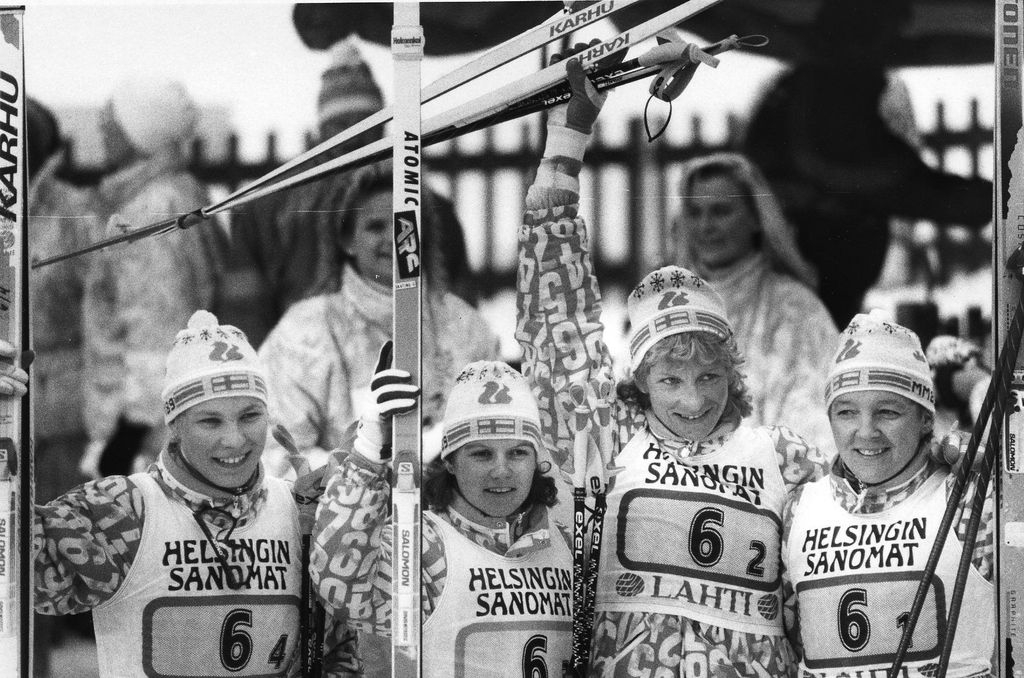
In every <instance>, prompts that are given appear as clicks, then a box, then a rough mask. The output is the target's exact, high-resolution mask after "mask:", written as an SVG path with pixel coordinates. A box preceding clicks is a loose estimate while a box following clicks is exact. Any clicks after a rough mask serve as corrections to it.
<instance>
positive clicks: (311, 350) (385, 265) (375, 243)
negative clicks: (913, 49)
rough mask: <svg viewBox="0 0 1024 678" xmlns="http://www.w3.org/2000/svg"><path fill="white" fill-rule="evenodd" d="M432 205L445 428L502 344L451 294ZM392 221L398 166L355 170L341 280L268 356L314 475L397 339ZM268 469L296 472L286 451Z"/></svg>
mask: <svg viewBox="0 0 1024 678" xmlns="http://www.w3.org/2000/svg"><path fill="white" fill-rule="evenodd" d="M424 200H425V206H424V209H423V219H424V228H423V233H424V236H423V243H422V246H423V251H424V264H423V265H424V277H425V294H424V295H423V325H422V327H423V330H422V331H423V373H422V379H421V384H422V387H423V410H422V411H423V421H424V425H425V426H427V427H436V425H437V424H439V423H440V421H441V415H442V413H443V412H444V394H445V393H447V392H448V391H449V390H450V389H451V387H452V385H453V384H454V382H455V377H456V376H457V375H458V371H459V366H461V365H465V364H467V363H470V362H473V361H475V360H490V359H494V358H496V357H497V352H498V341H497V337H496V336H495V335H494V334H493V333H492V332H491V331H490V329H489V328H488V325H487V322H486V321H485V320H484V319H483V317H482V316H481V315H480V314H479V313H478V312H477V311H476V310H475V309H474V308H473V307H472V306H470V305H469V304H468V303H466V302H465V301H463V300H462V299H460V298H459V297H456V296H455V295H454V294H452V293H451V292H448V291H447V290H446V289H445V287H444V282H443V281H444V274H443V271H439V262H440V258H439V256H438V252H439V251H440V250H441V249H442V247H444V246H447V243H442V242H441V241H440V238H441V236H440V234H439V233H438V232H437V230H436V229H435V228H434V226H435V224H436V216H435V215H434V213H433V209H432V206H433V196H431V195H430V194H425V196H424ZM392 218H393V217H392V204H391V164H390V163H380V164H377V165H373V166H370V167H367V168H364V169H360V170H357V171H356V172H354V173H353V174H352V175H351V178H350V184H349V186H348V187H347V190H346V193H345V195H344V196H343V197H342V199H341V200H340V201H339V203H338V213H337V215H336V216H335V219H336V220H337V222H338V224H337V226H336V228H335V233H336V240H334V241H332V243H331V247H330V250H329V251H330V252H331V253H333V255H334V262H335V264H334V266H335V268H336V269H337V270H338V273H337V274H336V275H335V277H333V278H331V279H328V280H325V281H323V283H322V284H321V285H320V286H319V287H317V288H316V289H315V293H314V294H313V296H310V297H309V298H307V299H303V300H301V301H299V302H298V303H296V304H294V305H293V306H292V307H291V308H289V309H288V311H286V312H285V314H284V316H283V317H282V318H281V321H280V322H279V323H278V324H277V325H276V326H275V327H274V329H273V330H272V331H271V332H270V334H269V335H268V336H267V338H266V340H265V341H264V342H263V345H262V346H260V349H259V354H260V359H261V360H263V362H264V364H265V365H266V367H267V375H268V378H269V380H270V390H271V408H270V411H271V416H272V417H274V419H275V421H277V422H278V423H280V424H282V425H283V426H285V427H286V428H287V429H288V431H289V432H290V433H291V434H292V437H293V438H294V439H295V443H296V446H297V447H298V449H299V452H300V453H301V454H302V455H304V456H305V457H306V458H307V461H308V462H309V464H310V466H311V467H312V468H317V467H319V466H322V465H323V464H324V463H325V462H326V461H327V455H328V453H329V452H330V451H331V450H333V449H336V448H338V447H340V446H341V445H342V442H343V440H345V435H346V431H347V429H348V428H349V425H350V424H351V423H352V422H354V421H356V420H357V419H358V418H359V416H360V414H361V413H362V412H361V407H362V406H363V404H364V403H365V402H366V401H367V398H368V397H369V386H370V379H371V378H372V377H373V366H374V364H375V356H376V355H377V350H378V348H379V347H380V345H381V344H383V343H384V342H385V341H387V340H388V339H390V338H391V330H392V328H391V323H392V287H391V284H392V281H391V274H392V249H393V240H392V228H391V224H392ZM433 430H436V428H434V429H433ZM435 442H437V443H438V444H439V441H435ZM271 455H274V456H271ZM278 462H279V463H278ZM268 465H269V466H270V468H271V472H274V473H281V474H284V475H287V474H288V472H289V466H288V464H287V459H286V458H285V455H283V454H280V451H279V450H278V451H277V452H276V453H275V450H273V449H268Z"/></svg>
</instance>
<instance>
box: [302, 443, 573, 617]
mask: <svg viewBox="0 0 1024 678" xmlns="http://www.w3.org/2000/svg"><path fill="white" fill-rule="evenodd" d="M334 461H337V462H338V467H337V470H336V471H335V472H334V474H333V475H332V477H331V480H330V481H329V482H328V484H327V490H326V492H325V493H324V495H323V497H322V498H321V500H320V506H319V507H318V508H317V514H316V526H315V527H314V528H313V547H312V551H311V554H310V566H309V571H310V577H311V579H312V581H313V584H314V586H316V587H317V589H318V591H319V592H320V596H321V598H323V600H324V601H325V602H326V604H327V606H328V609H334V610H337V611H338V616H339V617H342V616H345V615H347V616H346V619H347V621H348V623H349V625H350V626H351V627H353V628H355V629H357V630H359V631H363V632H367V633H375V634H378V635H385V636H390V635H391V530H390V529H388V528H389V527H390V523H389V520H388V515H389V514H388V508H389V505H390V502H389V498H390V487H389V485H388V481H387V476H386V474H387V466H385V465H382V464H374V463H373V462H370V461H367V460H366V459H364V458H363V457H361V456H360V455H358V454H354V453H353V454H347V455H346V454H343V453H341V452H336V453H334ZM431 513H432V515H433V516H435V517H436V519H439V520H442V521H444V522H446V523H448V524H449V525H451V526H452V527H454V528H455V530H456V531H458V532H459V533H460V534H462V535H463V536H465V537H466V538H467V539H469V540H470V541H472V542H473V543H475V544H478V545H479V546H482V547H483V548H485V549H487V550H488V551H491V552H493V553H497V554H500V555H504V556H508V557H516V556H519V555H527V554H529V553H533V552H536V551H538V550H540V549H546V548H549V547H550V545H551V540H552V539H566V540H567V541H568V537H569V535H568V534H567V533H566V531H565V530H564V528H563V527H562V526H561V525H559V524H557V523H555V526H556V527H557V528H558V529H559V530H561V531H562V536H557V535H552V533H551V524H552V522H551V521H549V517H548V511H547V508H546V507H544V506H538V507H535V508H534V509H533V510H531V511H530V512H528V513H526V514H523V515H522V516H521V518H520V520H519V521H514V522H511V523H509V524H508V526H507V527H505V528H500V529H491V528H489V527H485V526H483V525H479V524H477V523H474V522H472V521H470V520H469V519H468V518H466V517H465V516H463V515H461V514H460V513H458V512H456V511H455V510H453V509H451V508H449V509H448V510H446V511H443V512H439V513H435V512H431ZM524 523H525V527H522V525H523V524H524ZM521 527H522V534H521V535H520V536H519V537H518V538H515V537H514V534H515V532H517V531H518V530H519V529H520V528H521ZM567 565H568V564H567ZM420 576H421V584H422V591H423V595H422V599H421V603H422V612H423V618H424V620H426V619H428V618H429V617H430V615H431V614H432V613H433V612H434V609H435V608H436V606H437V601H438V599H439V598H440V597H441V594H442V593H443V592H444V588H445V581H446V579H447V576H448V562H447V559H446V556H445V549H444V542H443V541H442V539H441V537H440V535H439V534H438V532H437V530H435V529H434V528H433V527H431V525H430V523H429V522H427V521H424V523H423V555H422V560H421V565H420Z"/></svg>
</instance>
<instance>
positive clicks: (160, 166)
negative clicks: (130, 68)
mask: <svg viewBox="0 0 1024 678" xmlns="http://www.w3.org/2000/svg"><path fill="white" fill-rule="evenodd" d="M198 117H199V113H198V110H197V108H196V106H195V104H194V102H193V100H192V97H191V96H190V95H189V93H188V92H187V91H186V89H185V87H184V86H183V85H182V84H181V83H179V82H176V81H172V80H168V79H164V78H162V77H159V76H146V77H133V78H130V79H127V80H125V81H123V82H121V83H120V84H119V85H118V86H117V87H116V88H115V89H114V91H113V93H112V94H111V95H110V98H109V99H108V100H107V102H106V104H105V106H104V107H103V110H102V113H101V120H100V128H101V133H102V137H103V143H104V148H105V150H106V155H107V160H108V163H109V166H110V170H111V173H110V174H109V175H108V176H106V177H105V178H104V179H103V180H102V182H101V183H100V186H99V200H100V209H101V213H102V214H103V215H104V217H105V218H106V219H108V221H107V228H106V234H105V235H106V236H108V237H109V236H112V235H115V234H117V233H120V232H124V231H130V230H131V229H133V228H138V227H141V226H145V225H148V224H150V223H153V222H157V221H160V220H163V219H168V218H171V217H174V216H177V215H180V214H183V213H186V212H189V211H192V210H195V209H196V208H198V207H201V206H203V205H205V204H206V203H207V202H208V200H207V194H206V190H205V188H204V187H203V186H202V184H200V183H199V181H198V180H197V179H196V178H195V177H194V176H193V175H192V174H190V173H189V172H188V170H187V168H186V164H187V152H188V149H189V146H190V144H191V142H192V140H193V138H194V135H195V130H196V124H197V121H198ZM225 246H226V242H225V238H224V236H223V234H222V233H221V232H220V231H219V230H218V229H216V228H213V227H204V228H192V229H188V230H184V231H180V230H179V231H175V232H174V233H171V234H169V235H165V236H158V237H150V238H145V239H143V240H139V241H136V242H134V243H132V244H131V245H130V246H123V247H115V248H113V249H109V250H105V251H103V252H99V253H96V254H94V255H92V256H90V257H89V263H90V264H91V268H90V271H89V279H88V285H87V287H86V291H85V317H84V325H85V346H86V352H85V365H86V389H87V397H86V399H85V416H86V422H87V426H88V428H89V441H90V442H89V454H88V455H87V459H86V460H85V462H83V465H84V466H85V467H87V470H88V471H89V472H91V473H94V474H95V473H98V474H99V475H111V474H116V473H130V472H131V470H132V466H133V463H140V462H144V461H145V460H147V459H152V458H155V457H156V453H157V452H158V451H159V449H160V447H161V445H162V443H163V419H162V412H163V404H162V401H161V399H160V387H161V384H162V383H163V375H164V361H165V358H166V355H167V337H169V336H173V335H174V333H175V332H176V331H177V330H178V328H181V327H184V326H185V325H186V324H187V323H188V319H189V317H190V316H191V315H192V313H193V312H194V311H195V310H196V309H197V308H209V307H210V306H211V305H212V300H213V298H214V292H215V287H216V277H215V274H216V271H217V270H218V268H219V267H220V266H221V265H222V264H221V263H220V262H221V259H222V257H223V252H224V248H225ZM140 453H141V455H142V456H141V457H140V458H139V462H136V461H135V460H136V456H137V455H138V454H140Z"/></svg>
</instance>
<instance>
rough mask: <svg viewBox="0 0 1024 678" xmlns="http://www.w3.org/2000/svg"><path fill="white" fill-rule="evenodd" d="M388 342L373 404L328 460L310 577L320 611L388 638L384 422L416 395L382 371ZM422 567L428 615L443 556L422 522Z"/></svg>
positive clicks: (401, 377) (400, 377) (402, 376)
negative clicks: (345, 446)
mask: <svg viewBox="0 0 1024 678" xmlns="http://www.w3.org/2000/svg"><path fill="white" fill-rule="evenodd" d="M390 350H391V349H390V342H388V343H387V344H385V346H384V348H382V349H381V357H380V360H379V361H378V365H377V370H376V372H375V374H374V378H373V381H372V382H371V394H372V396H373V398H372V400H373V403H372V406H371V407H368V408H367V411H365V412H363V414H362V415H361V417H360V420H359V426H358V430H357V433H356V436H355V441H354V442H353V444H352V449H351V450H339V451H337V452H335V453H333V455H332V462H333V463H331V464H329V465H328V467H329V468H331V467H334V466H335V464H336V467H337V470H335V471H334V473H333V474H332V476H331V478H330V480H329V481H328V483H327V489H326V491H325V492H324V495H323V497H321V499H320V505H319V506H318V508H317V512H316V523H315V525H314V526H313V548H312V552H311V553H310V567H309V571H310V579H311V580H312V583H313V586H315V587H316V589H317V591H318V593H319V595H320V597H321V598H322V599H323V601H324V603H325V605H326V606H327V607H328V608H329V609H331V610H336V611H337V614H336V615H335V616H337V617H338V618H339V619H342V618H344V619H346V620H347V621H348V622H349V625H350V626H351V627H352V628H355V629H358V630H360V631H363V632H368V633H375V634H378V635H390V633H391V553H392V551H391V530H390V529H389V528H390V526H391V523H390V520H389V514H388V507H389V503H390V501H389V500H390V489H389V485H388V470H389V469H388V464H387V461H386V460H387V457H388V456H389V453H388V451H387V448H386V445H387V441H388V440H389V439H390V432H389V429H390V426H389V422H390V419H391V417H392V416H393V415H394V414H397V413H399V412H403V411H407V410H408V409H410V408H411V407H412V406H413V405H414V404H415V402H416V399H417V398H418V397H419V389H418V388H417V387H416V386H413V385H412V384H411V377H410V376H409V373H408V372H404V371H402V370H397V369H387V365H388V364H390ZM423 544H424V549H423V555H422V561H421V582H422V591H423V595H422V601H421V607H422V611H423V616H424V617H429V616H430V614H431V613H432V612H433V609H434V603H435V602H436V600H437V598H438V597H439V596H440V594H441V591H442V590H443V586H444V579H445V576H446V574H447V566H446V563H445V560H444V550H443V547H442V545H441V541H440V539H439V537H438V535H437V534H436V533H435V532H434V531H433V529H431V528H430V525H429V523H428V522H427V521H424V524H423Z"/></svg>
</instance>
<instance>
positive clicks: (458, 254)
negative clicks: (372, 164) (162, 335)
mask: <svg viewBox="0 0 1024 678" xmlns="http://www.w3.org/2000/svg"><path fill="white" fill-rule="evenodd" d="M320 82H321V84H320V93H319V96H318V99H317V142H318V143H319V142H324V141H327V140H328V139H330V138H331V137H333V136H335V135H336V134H339V133H340V132H343V131H344V130H346V129H348V128H349V127H351V126H352V125H354V124H356V123H357V122H359V121H360V120H362V119H363V118H366V117H368V116H370V115H372V114H373V113H376V112H377V111H379V110H380V109H381V108H383V106H384V99H383V96H382V94H381V91H380V88H379V87H378V86H377V83H376V82H375V81H374V79H373V75H372V74H371V73H370V69H369V67H368V66H367V65H366V62H365V61H363V58H362V55H361V53H360V50H359V44H358V39H357V38H346V39H344V40H341V41H339V42H338V43H336V44H335V45H334V46H333V47H332V48H331V50H330V63H329V64H328V66H327V68H326V69H325V70H324V72H323V74H322V75H321V79H320ZM382 135H383V128H382V127H378V128H375V129H371V130H369V131H367V132H364V133H362V134H360V135H358V136H356V137H354V138H353V139H351V140H349V141H347V142H345V143H343V144H341V145H339V146H338V147H337V148H335V149H332V150H331V151H330V152H328V153H325V154H323V155H322V156H318V157H317V158H316V159H315V160H310V161H308V162H306V163H303V164H302V165H300V166H299V168H297V169H296V170H294V172H297V171H299V170H304V169H308V168H310V167H313V166H314V165H317V164H320V163H322V162H326V161H327V160H329V159H333V158H336V157H339V156H341V155H343V154H344V153H347V152H349V151H353V150H355V149H358V148H362V147H363V146H365V145H366V144H369V143H372V142H374V141H376V140H378V139H380V138H381V136H382ZM286 176H287V175H286ZM351 181H352V173H351V172H340V173H332V174H330V175H328V176H324V177H320V178H319V179H317V180H315V181H313V182H311V183H309V184H306V185H303V186H297V187H295V188H291V189H288V190H285V191H281V192H279V193H274V194H272V195H268V196H266V197H264V198H260V199H258V200H255V201H253V202H251V203H248V204H246V205H243V206H241V207H239V208H237V209H236V210H234V211H233V212H232V214H231V243H232V252H231V259H230V260H229V262H228V263H229V268H228V271H227V273H226V275H225V278H224V285H223V287H222V289H221V294H220V297H219V299H218V301H217V308H218V311H219V313H220V315H221V316H223V317H224V318H225V319H226V320H228V321H230V322H232V323H233V324H235V325H237V326H238V327H240V328H242V329H243V330H245V332H246V334H247V335H248V336H249V337H250V338H251V339H252V342H253V344H254V345H255V346H257V347H258V346H259V345H260V344H261V343H262V342H263V340H264V338H265V337H266V335H267V334H268V333H269V332H270V330H271V329H272V328H273V327H274V325H276V324H277V322H278V321H279V320H280V319H281V317H282V316H283V315H284V313H285V311H287V310H288V308H289V307H290V306H291V305H292V304H294V303H295V302H297V301H299V300H300V299H303V298H305V297H307V296H309V295H310V294H312V293H314V292H315V290H316V288H317V287H319V286H321V285H322V284H324V283H325V281H328V280H334V281H336V280H337V279H338V276H339V274H340V273H341V271H340V269H339V262H338V260H337V258H336V257H335V243H336V242H337V239H338V234H337V231H338V229H339V224H340V223H341V219H342V212H341V209H342V202H343V201H344V200H345V199H346V196H347V194H348V189H349V186H350V184H351ZM433 197H434V198H435V205H436V208H435V212H436V214H437V217H438V218H437V220H436V222H435V223H436V225H437V227H438V228H439V229H440V232H439V233H438V236H437V237H439V238H441V239H442V241H443V242H444V243H445V244H444V248H439V249H438V250H437V252H438V256H441V257H443V259H444V265H443V266H441V267H439V268H438V272H439V273H440V271H442V270H443V271H445V275H446V277H447V279H448V283H447V284H450V285H455V286H456V288H455V290H456V291H457V292H458V293H460V294H463V295H465V296H466V297H467V298H468V299H469V300H471V301H473V300H475V299H474V297H473V296H472V295H473V293H472V291H471V290H469V289H468V286H467V284H466V276H467V274H468V264H467V262H466V245H465V239H464V236H463V233H462V226H461V224H459V222H458V219H457V217H456V215H455V209H454V206H453V205H452V203H451V201H449V200H447V199H445V198H442V197H440V196H438V195H436V194H434V195H433ZM438 282H440V281H438ZM378 343H379V342H378Z"/></svg>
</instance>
